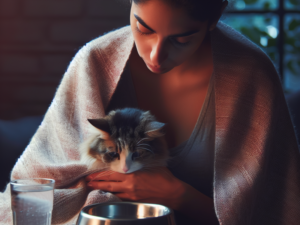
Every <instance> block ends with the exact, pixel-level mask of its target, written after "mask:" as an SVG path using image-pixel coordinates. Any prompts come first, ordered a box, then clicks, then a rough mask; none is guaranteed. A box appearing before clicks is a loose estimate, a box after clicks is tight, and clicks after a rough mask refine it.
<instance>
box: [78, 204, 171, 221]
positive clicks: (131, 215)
mask: <svg viewBox="0 0 300 225" xmlns="http://www.w3.org/2000/svg"><path fill="white" fill-rule="evenodd" d="M76 224H77V225H129V224H130V225H150V224H151V225H153V224H155V225H176V223H175V219H174V213H173V210H172V209H170V208H168V207H166V206H163V205H159V204H150V203H135V202H109V203H100V204H94V205H89V206H86V207H84V208H83V209H82V210H81V212H80V214H79V217H78V220H77V223H76Z"/></svg>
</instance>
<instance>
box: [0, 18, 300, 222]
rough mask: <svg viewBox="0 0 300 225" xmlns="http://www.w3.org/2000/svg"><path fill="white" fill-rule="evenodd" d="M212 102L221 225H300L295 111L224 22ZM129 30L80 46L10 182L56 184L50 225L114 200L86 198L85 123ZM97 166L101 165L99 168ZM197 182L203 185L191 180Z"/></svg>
mask: <svg viewBox="0 0 300 225" xmlns="http://www.w3.org/2000/svg"><path fill="white" fill-rule="evenodd" d="M211 40H212V48H213V60H214V72H215V97H216V100H215V104H216V138H215V164H214V203H215V210H216V214H217V217H218V219H219V221H220V224H222V225H241V224H243V225H248V224H249V225H250V224H251V225H259V224H262V225H266V224H272V225H276V224H286V225H293V224H295V225H296V224H297V225H298V224H299V221H300V160H299V150H298V148H297V141H296V137H295V133H294V129H293V126H292V123H291V119H290V115H289V111H288V108H287V105H286V102H285V98H284V95H283V91H282V88H281V84H280V81H279V78H278V75H277V72H276V70H275V68H274V66H273V64H272V62H271V61H270V59H269V58H268V57H267V56H266V55H265V54H264V53H263V52H262V51H261V50H260V49H259V48H258V47H257V46H256V45H255V44H253V43H252V42H251V41H249V40H248V39H247V38H245V37H244V36H242V35H241V34H240V33H238V32H236V31H235V30H233V29H232V28H230V27H228V26H227V25H225V24H224V23H222V22H219V23H218V26H217V28H216V29H215V30H214V31H212V32H211ZM133 44H134V40H133V36H132V34H131V29H130V27H129V26H127V27H124V28H121V29H119V30H116V31H113V32H110V33H108V34H106V35H104V36H102V37H100V38H97V39H95V40H93V41H92V42H90V43H88V44H87V45H86V46H84V47H83V48H82V49H81V50H80V51H79V52H78V53H77V55H76V56H75V57H74V59H73V60H72V62H71V64H70V66H69V68H68V70H67V72H66V73H65V75H64V77H63V79H62V82H61V84H60V86H59V88H58V90H57V92H56V95H55V98H54V100H53V102H52V104H51V106H50V107H49V109H48V111H47V113H46V115H45V118H44V121H43V122H42V124H41V125H40V127H39V129H38V130H37V132H36V134H35V135H34V137H33V138H32V140H31V142H30V144H29V145H28V147H27V148H26V149H25V151H24V153H23V154H22V156H21V157H20V158H19V160H18V162H17V163H16V165H15V167H14V168H13V171H12V174H11V179H18V178H31V177H47V178H53V179H55V180H56V188H55V200H54V210H53V222H52V223H53V224H74V223H75V220H76V218H77V216H78V213H79V212H80V210H81V208H82V207H83V206H85V205H87V204H91V203H96V202H104V201H112V200H118V199H117V198H116V197H115V196H114V195H112V194H110V193H103V192H101V191H93V192H91V193H89V194H88V192H87V190H86V183H85V181H84V177H85V176H86V175H87V174H90V173H92V172H95V171H90V170H88V169H87V167H86V165H83V164H81V163H80V161H79V158H80V157H79V153H78V146H79V144H80V143H81V142H82V141H83V140H85V139H86V138H87V136H88V123H87V118H90V119H92V118H99V117H102V116H104V109H105V107H106V106H107V105H108V103H109V101H110V98H111V96H112V94H113V92H114V90H115V88H116V85H117V83H118V81H119V78H120V75H121V74H122V71H123V69H124V66H125V64H126V62H127V60H128V58H129V55H130V52H131V49H132V47H133ZM99 169H101V168H99ZM195 179H197V178H196V177H195ZM0 224H3V225H8V224H12V218H11V209H10V189H9V186H7V189H6V191H5V192H4V193H1V194H0Z"/></svg>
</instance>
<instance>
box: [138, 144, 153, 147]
mask: <svg viewBox="0 0 300 225" xmlns="http://www.w3.org/2000/svg"><path fill="white" fill-rule="evenodd" d="M142 145H147V146H150V147H151V145H149V144H146V143H141V144H139V145H137V147H139V146H142Z"/></svg>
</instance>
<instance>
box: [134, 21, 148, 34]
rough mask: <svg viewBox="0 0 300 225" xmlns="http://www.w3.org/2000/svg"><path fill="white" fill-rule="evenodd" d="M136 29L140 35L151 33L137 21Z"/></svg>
mask: <svg viewBox="0 0 300 225" xmlns="http://www.w3.org/2000/svg"><path fill="white" fill-rule="evenodd" d="M135 29H136V31H138V32H139V33H140V34H141V35H149V34H152V32H151V31H150V30H148V29H147V28H146V27H144V26H143V25H141V24H140V23H139V22H138V21H137V22H136V28H135Z"/></svg>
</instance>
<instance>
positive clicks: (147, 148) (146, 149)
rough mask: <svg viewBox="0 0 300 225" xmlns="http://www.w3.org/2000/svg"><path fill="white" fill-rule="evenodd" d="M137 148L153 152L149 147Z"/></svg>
mask: <svg viewBox="0 0 300 225" xmlns="http://www.w3.org/2000/svg"><path fill="white" fill-rule="evenodd" d="M138 148H140V149H144V150H146V151H149V152H151V153H154V152H153V151H152V150H151V149H149V148H144V147H138Z"/></svg>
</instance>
